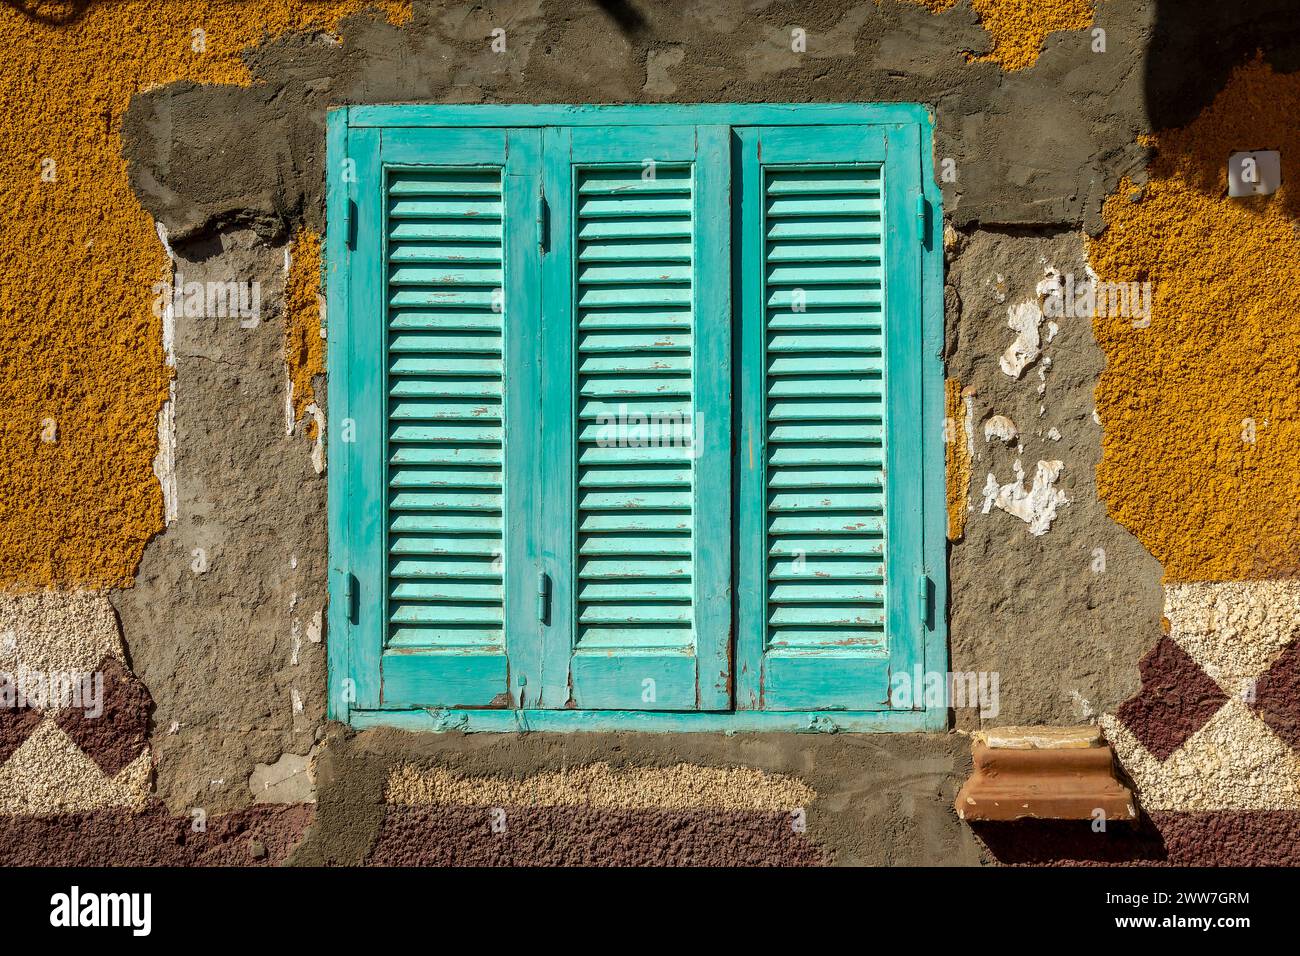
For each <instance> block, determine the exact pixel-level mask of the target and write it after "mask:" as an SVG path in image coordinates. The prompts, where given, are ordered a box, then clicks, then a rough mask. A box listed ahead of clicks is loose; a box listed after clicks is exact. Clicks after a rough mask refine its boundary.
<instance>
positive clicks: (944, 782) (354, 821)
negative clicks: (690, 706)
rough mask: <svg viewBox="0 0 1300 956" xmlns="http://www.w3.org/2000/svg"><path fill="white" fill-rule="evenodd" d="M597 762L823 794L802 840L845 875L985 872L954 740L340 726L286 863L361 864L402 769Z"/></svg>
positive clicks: (492, 770)
mask: <svg viewBox="0 0 1300 956" xmlns="http://www.w3.org/2000/svg"><path fill="white" fill-rule="evenodd" d="M596 762H605V763H608V764H610V765H611V766H612V767H614V768H616V769H620V768H632V767H671V766H674V765H676V764H680V763H686V764H692V765H698V766H704V767H720V768H725V767H752V768H755V769H759V770H763V771H766V772H770V773H780V774H788V775H790V776H794V777H797V778H798V779H800V780H802V781H803V782H804V783H806V784H808V785H809V786H811V787H812V788H813V789H814V790H816V791H817V794H818V796H817V799H816V800H814V801H813V803H812V805H811V806H810V807H807V808H806V811H807V826H808V834H809V835H810V836H811V837H812V838H813V839H814V840H816V841H818V842H819V843H820V844H821V845H823V846H825V847H826V848H827V849H828V850H829V851H830V852H831V853H832V854H833V856H834V859H835V862H837V863H840V864H846V865H854V864H859V865H900V866H906V865H925V864H930V865H935V864H948V865H963V864H964V865H971V864H976V863H979V862H980V849H979V846H978V844H977V842H976V840H975V838H974V836H973V835H972V834H971V833H970V831H969V830H968V829H966V828H965V827H964V826H962V825H961V823H960V822H959V821H958V819H957V815H956V812H955V811H954V810H953V807H952V804H953V800H954V799H955V797H956V792H957V788H958V786H959V785H960V783H961V781H962V780H963V779H965V777H966V775H967V774H968V773H969V772H970V766H971V764H970V754H969V742H968V741H967V740H966V738H964V737H962V736H959V735H956V734H938V735H922V734H888V735H881V734H877V735H853V734H849V735H829V734H827V735H818V734H744V735H736V736H734V737H728V736H725V735H718V734H671V735H670V734H587V733H583V734H524V735H515V734H510V735H507V734H468V735H467V734H459V733H446V734H412V733H405V732H402V731H396V730H388V729H378V730H368V731H364V732H362V733H359V734H348V733H347V732H346V731H345V729H344V728H342V727H341V726H340V725H336V724H335V725H331V729H330V733H329V735H328V737H327V740H326V743H325V745H324V747H323V749H322V754H321V756H320V758H319V760H318V763H317V793H318V806H317V815H316V818H315V823H314V825H313V827H312V829H311V830H310V831H309V833H308V835H307V838H306V839H305V840H304V842H303V844H302V846H301V847H300V848H299V850H298V852H297V853H296V854H295V856H294V859H293V862H296V863H299V864H305V865H319V864H345V865H346V864H350V865H356V864H359V863H362V862H364V860H365V858H366V856H367V854H368V853H369V852H370V849H371V848H372V846H373V845H374V842H375V840H376V839H377V837H378V834H379V828H380V825H381V823H382V822H383V815H384V809H385V803H384V784H385V781H386V780H387V779H388V774H389V772H390V771H391V770H392V769H393V768H394V767H396V766H399V765H401V764H405V763H415V764H417V765H420V766H424V767H446V768H449V769H453V770H455V772H456V773H458V774H462V775H465V776H488V775H503V776H507V777H512V778H521V777H526V776H528V775H530V774H534V773H537V772H539V771H545V770H560V769H562V768H565V767H579V766H585V765H587V764H592V763H596Z"/></svg>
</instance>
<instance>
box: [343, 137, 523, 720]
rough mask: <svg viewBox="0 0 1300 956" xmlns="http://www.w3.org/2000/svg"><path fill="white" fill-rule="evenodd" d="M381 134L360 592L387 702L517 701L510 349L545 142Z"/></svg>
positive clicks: (518, 451) (515, 434)
mask: <svg viewBox="0 0 1300 956" xmlns="http://www.w3.org/2000/svg"><path fill="white" fill-rule="evenodd" d="M384 135H385V141H384V143H383V146H382V158H383V162H384V167H383V188H382V194H383V208H382V213H383V216H382V221H381V229H380V233H379V237H378V238H379V239H380V241H379V242H377V243H375V246H376V250H375V251H376V252H377V253H378V252H379V250H380V249H382V260H381V261H382V263H383V272H382V276H381V277H380V278H381V285H382V290H383V291H382V295H383V303H382V307H381V308H380V310H379V316H381V317H382V318H381V319H380V320H379V321H376V322H374V323H373V325H374V326H375V327H376V334H377V335H382V339H381V340H380V341H378V342H376V343H373V346H374V353H375V355H376V356H382V374H381V375H380V376H379V377H378V378H379V381H380V382H381V383H382V385H381V394H382V395H383V400H382V401H380V402H375V403H373V404H375V405H377V406H379V410H380V414H381V420H380V421H379V422H377V423H376V425H377V426H378V427H377V431H378V433H379V435H380V437H381V439H382V452H381V453H380V454H379V455H378V456H376V459H375V461H376V463H377V466H378V467H377V474H376V475H375V476H374V477H375V478H376V479H377V485H378V495H377V497H379V499H380V500H378V501H376V502H374V505H375V506H376V507H377V509H378V510H379V511H381V512H382V513H383V515H384V523H383V527H382V529H380V530H381V533H380V534H378V535H375V536H374V538H373V540H372V541H369V542H368V545H369V546H370V548H371V549H372V551H373V552H377V553H373V554H372V558H373V560H374V561H376V562H377V563H379V564H380V565H381V566H382V568H383V574H382V575H381V576H377V578H378V579H380V580H382V581H383V582H384V593H383V594H382V595H377V596H375V600H374V601H373V602H367V603H373V604H374V605H375V607H376V608H377V609H379V610H378V615H379V620H378V621H377V623H378V628H377V630H378V633H377V634H376V635H375V639H376V641H377V642H378V643H379V645H380V646H382V649H383V650H382V656H381V660H380V665H381V673H382V685H381V692H380V703H381V705H382V706H389V707H398V706H419V707H441V706H470V707H486V706H509V705H510V703H511V701H510V698H509V697H508V689H509V683H508V672H509V666H508V651H509V650H510V647H509V646H508V644H507V633H510V632H511V630H512V628H510V627H508V626H507V622H508V613H510V612H512V611H515V612H516V613H517V610H516V609H514V608H512V607H510V603H511V602H510V600H509V598H508V595H513V594H517V593H520V591H519V588H520V585H519V583H518V582H517V581H515V580H514V579H515V578H516V577H518V576H519V575H520V574H521V572H520V571H519V570H517V568H518V567H519V566H521V565H522V562H521V561H520V560H519V559H518V557H517V555H518V554H519V553H520V551H519V549H520V547H526V545H525V543H524V542H523V540H522V539H523V538H524V537H526V534H525V533H524V531H522V530H519V537H520V539H521V540H520V541H519V542H515V541H512V540H510V539H511V537H512V534H511V532H512V528H511V525H510V521H511V520H512V518H513V516H514V515H515V514H516V512H517V511H518V509H526V508H527V507H529V505H528V502H526V501H521V500H519V498H520V497H522V496H520V495H517V494H515V492H517V491H519V489H520V487H521V485H523V484H524V483H525V481H521V479H520V476H519V475H517V474H512V472H517V471H518V470H519V468H520V467H522V466H523V464H524V463H526V461H527V456H528V455H529V454H530V453H531V449H530V448H529V447H528V443H529V426H528V424H527V423H526V421H517V419H518V418H519V416H518V414H517V412H516V411H515V409H514V407H512V406H517V405H518V404H519V403H518V400H517V399H516V398H514V397H513V396H511V395H510V393H511V392H512V390H514V389H516V388H517V387H519V385H520V383H519V382H516V381H515V380H514V377H512V375H511V372H512V368H511V366H512V365H518V364H519V363H518V362H516V361H514V360H513V359H512V358H511V356H512V355H513V354H514V350H513V349H512V348H511V347H508V345H507V342H508V339H509V338H510V337H511V336H516V335H519V336H527V335H528V332H527V329H528V327H529V323H530V317H529V315H528V313H527V312H526V311H525V309H526V308H527V307H528V304H529V303H530V302H532V301H534V300H535V298H536V296H535V294H522V293H524V292H526V291H527V292H531V293H535V288H536V286H535V283H536V279H537V277H536V261H537V260H536V253H535V251H534V250H535V247H536V238H535V236H536V230H535V228H531V223H532V210H533V204H532V203H531V202H530V201H529V200H530V199H531V198H532V196H535V194H536V189H537V187H538V179H539V177H538V175H537V171H536V163H537V158H538V154H537V143H539V142H540V137H539V136H538V134H537V133H535V132H529V131H525V132H522V133H515V132H511V133H510V134H507V133H506V132H505V131H499V130H466V131H451V132H450V133H443V134H442V136H441V137H439V136H438V134H436V133H433V132H432V131H400V130H399V131H392V132H386V133H385V134H384ZM446 140H452V141H450V142H448V141H446ZM530 146H531V147H532V148H531V149H529V147H530ZM508 157H509V158H508ZM435 158H436V161H437V162H438V163H439V165H423V164H424V163H427V162H429V161H430V160H431V159H435ZM444 160H446V161H449V162H450V163H456V164H459V165H443V164H442V163H443V162H444ZM530 160H531V164H532V165H533V168H532V169H531V170H527V171H525V170H524V169H521V167H526V166H528V165H529V163H530ZM530 193H531V195H530ZM511 236H514V238H510V237H511ZM529 282H532V283H534V285H533V288H532V289H531V290H529V289H528V288H527V284H528V283H529ZM516 307H519V308H518V311H516ZM360 344H361V346H362V348H363V349H364V348H366V346H367V343H364V342H363V343H360ZM364 427H365V426H364V425H362V424H359V428H360V429H362V430H364ZM507 436H509V441H508V440H507ZM516 530H517V529H516ZM512 548H513V553H512ZM518 631H519V633H518V634H517V635H515V634H511V637H510V641H511V643H513V642H515V641H516V640H521V639H523V640H526V633H527V629H526V627H522V628H519V629H518Z"/></svg>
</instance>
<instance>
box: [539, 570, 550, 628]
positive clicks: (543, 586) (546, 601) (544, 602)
mask: <svg viewBox="0 0 1300 956" xmlns="http://www.w3.org/2000/svg"><path fill="white" fill-rule="evenodd" d="M537 620H538V623H541V624H549V623H550V621H551V576H550V575H549V574H547V573H546V572H545V571H538V572H537Z"/></svg>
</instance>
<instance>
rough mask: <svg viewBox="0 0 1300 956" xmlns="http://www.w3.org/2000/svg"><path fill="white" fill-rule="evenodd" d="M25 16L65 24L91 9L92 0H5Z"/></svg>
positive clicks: (48, 22) (44, 21) (51, 23)
mask: <svg viewBox="0 0 1300 956" xmlns="http://www.w3.org/2000/svg"><path fill="white" fill-rule="evenodd" d="M3 2H4V4H5V5H6V6H9V7H12V8H13V9H15V10H17V11H18V12H19V13H21V14H22V15H23V16H25V17H30V18H31V19H33V20H37V21H39V22H41V23H47V24H49V25H50V26H56V27H57V26H63V25H64V24H67V23H75V22H76V21H77V20H80V19H81V15H82V14H83V13H85V12H86V10H87V9H89V7H90V4H91V2H92V0H53V2H50V0H46V2H42V0H3Z"/></svg>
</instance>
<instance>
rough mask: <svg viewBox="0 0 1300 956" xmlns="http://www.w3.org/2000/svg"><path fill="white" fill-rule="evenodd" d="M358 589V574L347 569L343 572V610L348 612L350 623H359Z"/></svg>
mask: <svg viewBox="0 0 1300 956" xmlns="http://www.w3.org/2000/svg"><path fill="white" fill-rule="evenodd" d="M357 590H358V584H357V578H356V575H354V574H352V573H351V572H350V571H345V572H344V573H343V610H344V612H345V613H346V614H347V619H348V623H349V624H355V623H357V604H358V601H357V598H358V594H357Z"/></svg>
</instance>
